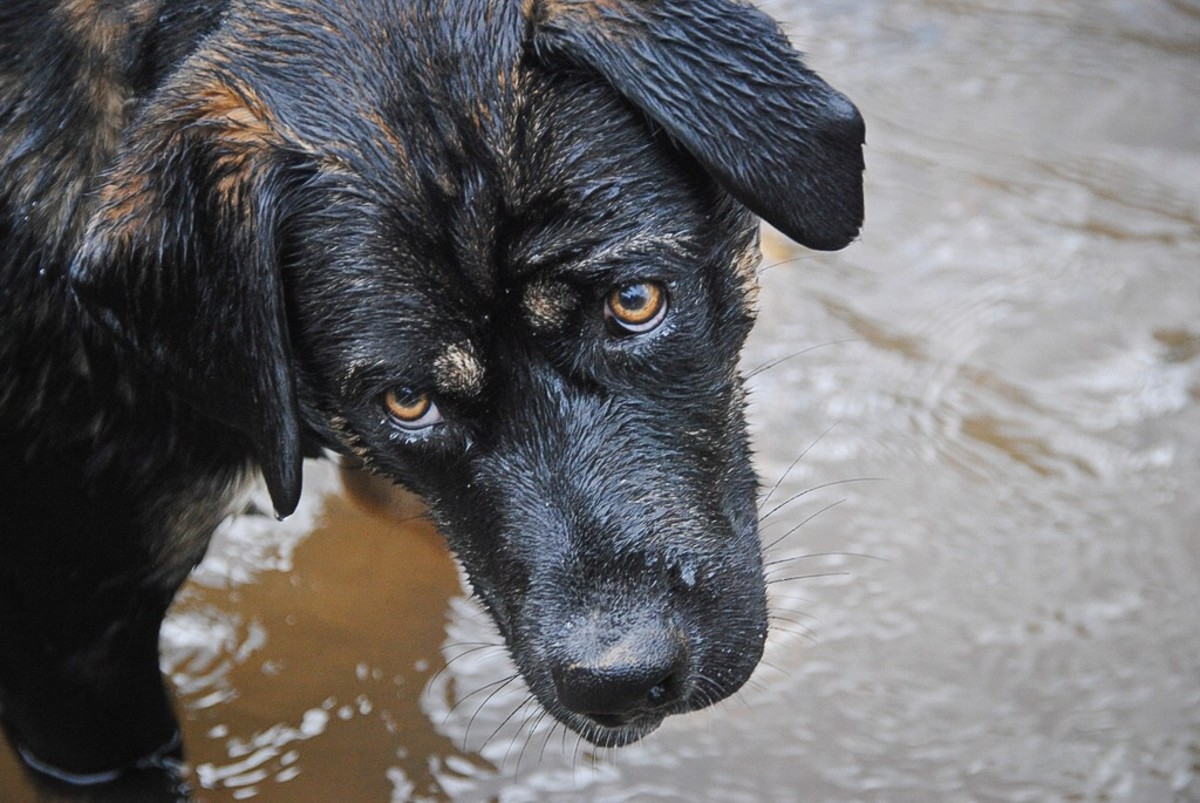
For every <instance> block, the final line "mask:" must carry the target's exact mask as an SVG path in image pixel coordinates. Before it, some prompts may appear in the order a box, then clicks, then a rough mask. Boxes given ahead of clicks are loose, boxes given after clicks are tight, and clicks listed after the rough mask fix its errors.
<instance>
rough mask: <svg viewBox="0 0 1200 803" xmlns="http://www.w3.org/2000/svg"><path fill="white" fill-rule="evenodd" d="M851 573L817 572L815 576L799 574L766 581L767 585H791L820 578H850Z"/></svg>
mask: <svg viewBox="0 0 1200 803" xmlns="http://www.w3.org/2000/svg"><path fill="white" fill-rule="evenodd" d="M849 576H850V572H816V573H814V574H797V575H794V576H792V577H772V578H770V579H768V580H767V581H766V584H767V585H774V584H776V583H790V582H792V581H793V580H815V579H817V578H819V577H849Z"/></svg>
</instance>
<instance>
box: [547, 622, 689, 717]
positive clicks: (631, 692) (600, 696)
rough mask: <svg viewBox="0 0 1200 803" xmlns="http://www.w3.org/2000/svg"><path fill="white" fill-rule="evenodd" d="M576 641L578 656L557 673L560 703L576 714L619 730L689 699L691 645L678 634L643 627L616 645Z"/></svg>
mask: <svg viewBox="0 0 1200 803" xmlns="http://www.w3.org/2000/svg"><path fill="white" fill-rule="evenodd" d="M572 641H573V642H574V643H573V644H572V646H573V647H574V649H573V650H571V652H573V653H574V654H573V655H570V656H567V657H565V659H564V660H562V661H560V662H558V663H557V664H556V665H555V666H554V667H552V668H551V675H552V676H553V678H554V687H555V690H556V691H557V692H558V700H559V702H560V703H562V705H563V706H565V707H566V708H568V709H570V710H571V711H574V712H575V713H577V714H583V715H584V716H587V717H589V718H591V719H592V720H593V721H595V722H598V723H599V724H601V725H605V726H608V727H618V726H620V725H623V724H625V723H627V722H629V721H631V720H633V719H635V718H636V717H637V715H639V714H642V713H646V712H650V711H653V710H655V709H660V708H667V707H668V706H670V705H671V704H673V703H676V702H678V701H679V700H680V699H681V698H682V697H683V693H684V686H685V681H686V673H687V658H688V656H687V645H686V643H685V642H684V640H683V638H682V637H681V636H680V635H679V634H677V633H676V632H674V631H673V630H670V629H664V628H661V627H642V628H638V629H635V630H631V631H626V632H625V633H624V634H622V635H621V636H620V637H618V638H617V639H616V640H607V639H606V640H605V641H603V642H598V641H596V640H594V639H573V640H572ZM581 642H582V643H581Z"/></svg>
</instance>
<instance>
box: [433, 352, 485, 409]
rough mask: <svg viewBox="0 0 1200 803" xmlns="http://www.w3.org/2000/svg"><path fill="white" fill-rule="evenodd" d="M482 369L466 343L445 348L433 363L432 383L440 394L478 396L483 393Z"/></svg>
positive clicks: (481, 365)
mask: <svg viewBox="0 0 1200 803" xmlns="http://www.w3.org/2000/svg"><path fill="white" fill-rule="evenodd" d="M483 377H484V368H483V364H482V363H481V362H480V361H479V358H478V357H476V356H475V349H474V348H472V347H471V344H470V343H468V342H463V343H456V344H452V345H450V346H447V347H446V349H445V351H443V352H442V353H441V354H439V355H438V357H437V359H435V360H434V361H433V381H434V384H436V385H437V389H438V390H439V391H441V392H442V393H447V394H451V395H457V396H478V395H479V394H480V393H481V392H482V391H483Z"/></svg>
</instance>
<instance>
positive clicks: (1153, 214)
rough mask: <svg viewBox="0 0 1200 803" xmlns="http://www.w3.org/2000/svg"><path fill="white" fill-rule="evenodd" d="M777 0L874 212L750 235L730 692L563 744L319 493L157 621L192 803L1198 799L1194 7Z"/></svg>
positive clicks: (6, 762) (454, 584)
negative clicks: (844, 103) (742, 629)
mask: <svg viewBox="0 0 1200 803" xmlns="http://www.w3.org/2000/svg"><path fill="white" fill-rule="evenodd" d="M769 8H770V10H771V11H772V13H774V14H776V15H777V16H779V17H780V18H782V19H784V20H787V27H788V30H789V32H790V33H791V34H792V36H793V38H794V39H795V41H796V42H797V44H798V45H799V46H800V47H801V48H802V49H804V50H805V51H806V52H807V53H808V54H809V59H810V63H811V64H812V65H813V66H815V67H816V68H817V69H819V70H820V71H821V72H822V73H823V74H824V75H826V76H827V77H828V78H829V80H830V81H831V82H832V83H833V84H834V85H835V86H837V87H839V88H840V89H842V90H844V91H845V92H846V93H847V94H849V95H850V96H851V97H852V98H854V99H855V101H856V102H857V103H858V104H859V106H860V107H861V109H862V110H863V112H864V115H865V117H866V119H867V126H868V149H867V163H868V172H867V192H868V221H867V226H866V228H865V230H864V232H863V235H862V237H861V239H860V241H859V242H857V243H856V244H854V245H853V246H851V247H850V248H849V249H847V250H846V251H844V252H842V253H839V254H833V255H816V254H812V253H806V252H803V251H802V250H800V249H798V248H794V247H792V246H790V245H788V244H787V243H786V242H784V241H783V240H781V239H780V238H778V237H777V236H774V235H772V234H771V233H770V232H768V233H767V235H766V243H765V245H766V251H767V258H766V265H765V270H764V271H763V274H762V284H763V288H764V293H763V296H762V299H763V303H762V313H761V322H760V325H759V327H758V329H757V331H756V333H755V335H754V336H753V338H752V342H751V344H750V347H749V349H748V351H747V354H746V360H745V362H746V366H747V370H754V369H755V368H756V367H758V366H762V365H769V366H770V367H767V368H765V369H764V370H761V371H757V372H756V373H754V376H753V379H752V381H751V384H752V386H753V389H754V393H753V399H752V405H753V406H752V410H751V419H752V426H753V430H754V434H755V439H756V443H757V448H758V464H759V468H760V471H761V473H762V475H763V477H764V481H765V483H766V486H767V488H771V487H772V486H774V485H775V483H776V482H778V487H777V488H775V489H774V490H773V491H771V498H770V501H769V502H768V503H767V504H765V505H764V512H765V511H767V510H771V509H773V508H775V507H776V505H777V504H778V503H781V502H784V501H785V500H789V499H790V500H792V501H789V502H787V504H785V505H784V506H783V507H781V508H779V509H778V510H776V511H775V512H773V513H771V514H770V515H769V516H768V517H767V518H766V519H765V521H764V540H765V541H766V542H768V543H770V542H776V543H775V544H774V546H772V548H771V551H770V558H771V559H772V560H777V561H780V562H779V563H777V564H775V566H774V567H773V570H774V572H775V574H774V575H773V577H774V578H775V579H776V580H778V581H779V582H776V583H774V584H773V585H772V590H773V597H774V603H773V607H774V611H775V618H774V624H775V629H774V632H773V634H772V637H771V640H770V643H769V646H768V651H767V656H766V662H765V664H764V666H762V667H761V668H760V670H759V671H758V672H757V673H756V675H755V677H754V679H753V680H752V681H751V684H750V686H749V687H748V688H747V689H746V690H745V691H743V692H742V693H741V694H739V695H738V696H737V697H735V698H734V699H731V700H729V701H726V702H724V703H723V704H721V705H719V706H717V707H716V708H714V709H712V710H709V711H706V712H702V713H699V714H695V715H690V716H688V717H684V718H676V719H675V720H672V721H670V722H668V723H667V724H665V725H664V726H663V728H661V729H660V731H659V732H658V733H656V734H655V735H653V736H652V737H650V738H649V739H647V740H646V741H645V742H643V743H641V744H638V745H635V746H632V747H629V748H625V749H623V750H620V751H615V752H614V751H600V752H596V751H595V750H594V749H593V748H590V747H588V746H586V745H581V744H579V742H578V740H577V739H576V738H575V737H574V736H573V735H567V734H564V733H563V731H562V729H561V728H558V729H555V730H553V731H552V730H551V729H550V728H549V725H548V723H546V722H544V721H539V720H538V719H537V712H536V711H534V710H533V709H532V707H530V706H526V705H525V703H526V701H527V693H526V691H525V690H524V688H523V687H521V686H520V684H519V683H515V682H514V683H509V684H507V685H505V684H504V683H503V681H504V680H505V679H507V678H508V677H510V675H511V673H512V668H511V666H510V665H509V664H508V662H507V659H506V658H505V657H504V655H503V651H502V650H500V649H497V648H494V647H488V646H486V645H489V644H495V643H496V637H495V635H494V631H493V630H492V629H491V627H490V626H489V625H488V624H487V622H486V621H485V619H484V617H483V616H482V615H481V614H480V613H479V612H478V611H477V610H476V609H474V608H473V607H472V605H470V604H469V603H467V602H466V601H465V600H464V599H463V597H462V592H461V590H460V587H459V581H458V578H457V575H456V573H455V570H454V567H453V565H452V563H451V562H450V561H449V559H448V558H447V556H446V555H445V554H444V552H442V551H441V549H440V548H439V546H438V543H437V540H436V536H434V535H433V534H432V533H431V532H429V531H428V529H427V528H425V526H424V525H423V524H419V523H417V524H414V523H412V522H409V523H407V524H396V523H395V522H396V521H398V520H400V519H403V518H405V517H406V516H408V515H410V513H405V512H403V511H401V512H394V513H393V515H392V516H391V519H390V520H389V519H385V518H380V517H379V516H378V515H375V514H372V513H368V512H366V511H365V510H364V509H363V507H362V506H361V505H359V504H358V503H356V502H352V501H348V499H347V498H346V497H345V496H344V495H342V494H340V493H338V492H336V490H335V492H334V493H333V495H331V496H329V497H328V498H324V499H322V498H319V495H313V496H312V497H310V499H309V500H308V501H307V502H306V505H307V506H306V507H305V508H304V509H303V510H302V513H301V514H300V515H298V516H297V517H296V518H295V519H294V520H291V521H289V522H288V523H287V524H286V525H284V526H282V527H279V526H276V525H274V524H273V523H272V522H270V521H268V520H267V519H265V518H263V517H247V518H245V519H242V520H240V521H239V522H237V523H235V524H234V525H233V526H232V527H230V528H228V530H227V531H226V532H224V533H223V536H222V541H221V543H220V544H218V545H217V546H216V547H215V548H214V553H213V555H212V556H211V558H210V560H209V561H208V562H207V563H206V564H205V566H204V567H203V568H202V569H201V571H200V572H199V573H198V574H197V576H196V577H195V579H194V581H193V582H192V583H191V584H190V585H189V586H188V587H187V589H186V591H185V593H184V594H183V595H182V596H181V598H180V600H179V604H178V605H177V606H176V608H175V610H174V612H173V615H172V617H171V619H170V620H169V621H168V624H167V626H166V628H165V630H164V636H163V642H164V643H163V650H164V666H165V668H166V670H167V672H168V674H169V676H170V677H171V678H172V680H173V682H174V683H175V685H176V688H177V689H178V694H179V701H180V711H181V715H182V717H183V718H184V720H185V723H184V724H185V729H186V739H187V748H188V777H189V780H190V782H191V783H192V784H193V786H194V787H195V789H196V794H195V797H196V799H199V800H210V801H228V800H238V799H247V798H253V799H257V800H287V801H296V800H312V801H317V800H320V801H328V800H339V799H341V800H354V801H360V800H361V801H367V800H388V799H394V800H404V799H419V798H428V799H457V800H477V799H481V798H487V797H493V798H496V799H500V800H504V801H525V800H563V801H567V800H577V799H591V800H632V799H638V800H643V799H657V800H680V801H694V800H698V799H701V800H714V801H715V800H720V801H738V800H746V801H756V800H801V801H850V800H888V801H913V802H914V803H917V802H918V801H930V800H938V801H942V800H945V801H973V800H983V801H1023V800H1031V801H1041V800H1051V799H1057V800H1064V799H1069V800H1113V801H1170V800H1180V801H1184V800H1200V493H1198V489H1200V3H1197V2H1196V1H1195V0H1058V1H1057V2H1053V3H1048V2H1045V1H1044V0H1037V1H1036V2H1035V0H887V1H886V2H884V0H855V1H854V2H847V1H846V0H840V2H833V0H819V1H818V2H808V3H804V4H798V3H787V2H775V3H771V4H770V6H769ZM801 455H803V457H802V459H801V460H800V461H799V462H798V463H796V464H795V465H794V467H792V468H791V469H790V470H789V466H791V465H792V464H793V461H795V460H796V458H797V457H800V456H801ZM846 481H850V482H846ZM309 485H310V486H312V487H321V486H323V487H327V488H333V489H336V488H337V485H338V479H337V477H336V475H335V473H334V472H332V471H331V470H330V469H329V468H316V469H314V471H313V472H311V476H310V482H309ZM806 491H807V493H803V492H806ZM765 494H766V492H765V491H764V495H765ZM831 553H832V554H831ZM860 555H865V556H868V557H859V556H860ZM476 647H479V649H476ZM459 655H462V656H463V657H461V658H457V657H456V656H459ZM451 659H453V660H452V661H451V663H450V664H449V667H448V668H447V667H446V663H447V661H448V660H451ZM489 684H494V685H489ZM30 795H31V792H30V788H29V787H28V786H27V785H25V783H24V781H22V780H21V777H20V774H19V772H18V771H17V769H16V765H15V764H14V763H13V759H12V757H11V755H9V754H3V755H0V799H3V800H24V799H27V798H28V797H29V796H30Z"/></svg>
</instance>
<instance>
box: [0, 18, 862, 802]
mask: <svg viewBox="0 0 1200 803" xmlns="http://www.w3.org/2000/svg"><path fill="white" fill-rule="evenodd" d="M861 142H862V123H861V119H860V118H859V117H858V114H857V112H856V111H855V109H854V107H853V106H852V105H851V104H850V103H849V102H848V101H847V100H846V99H845V98H844V97H842V96H841V95H839V94H838V93H836V92H834V91H833V90H832V89H830V88H829V87H828V86H827V85H825V84H824V83H823V82H822V81H821V80H820V79H819V78H817V77H816V76H815V75H814V74H813V73H811V72H809V71H808V70H807V69H805V68H804V66H803V65H802V64H801V62H800V60H799V58H798V56H797V55H796V54H795V53H794V52H793V51H792V50H791V49H790V47H789V46H788V44H787V41H786V39H785V38H784V37H783V36H782V35H781V34H780V33H779V32H778V30H777V28H776V27H775V25H774V23H772V22H771V21H770V20H769V18H767V17H765V16H763V15H762V14H760V13H759V12H757V11H755V10H753V9H751V8H750V7H748V6H743V5H740V4H738V3H735V2H730V1H729V0H529V1H528V2H513V1H506V0H455V1H454V2H450V3H441V2H433V1H432V0H338V2H332V1H331V0H264V2H248V1H247V2H237V1H236V0H235V1H233V2H223V1H221V0H213V1H212V2H205V1H204V0H178V1H176V0H129V1H128V2H117V0H8V2H7V3H6V4H5V5H4V6H3V7H0V243H3V245H4V250H3V252H2V253H0V321H2V322H3V327H4V328H3V331H2V334H0V633H3V634H4V636H3V642H2V643H0V707H2V716H3V718H4V720H5V722H6V723H7V725H8V728H9V730H10V733H11V734H12V735H13V737H14V739H15V740H16V741H17V743H18V744H19V745H20V746H21V747H22V749H23V751H24V752H25V754H26V756H27V758H29V759H30V760H31V762H32V763H34V764H35V766H39V767H41V768H43V769H46V770H47V771H52V772H57V773H59V774H63V775H66V776H68V777H72V778H74V779H76V780H80V779H84V778H85V777H87V778H93V779H96V778H103V777H107V776H108V773H109V771H110V770H114V769H115V768H119V767H121V766H125V765H128V764H130V763H132V762H133V761H134V760H136V759H138V758H139V757H142V756H145V755H147V754H148V753H151V752H153V751H154V750H155V749H156V748H158V746H160V745H162V744H164V743H168V742H169V741H170V740H171V736H172V733H173V732H174V727H175V726H174V719H173V716H172V714H171V711H170V704H169V701H168V697H167V695H166V694H165V693H164V692H163V688H162V683H161V679H160V678H159V677H158V672H157V661H156V646H155V645H156V643H157V633H158V626H159V623H160V622H161V619H162V616H163V614H164V612H165V610H166V607H167V605H168V604H169V602H170V600H171V597H172V596H173V594H174V592H175V590H176V589H177V588H178V586H179V584H180V583H181V582H182V581H183V579H184V578H185V576H186V574H187V572H188V571H189V570H190V569H191V568H192V567H193V566H194V565H195V563H196V562H197V561H199V559H200V558H201V557H202V556H203V554H204V550H205V548H206V545H207V542H208V538H209V536H210V534H211V532H212V529H213V528H214V527H215V526H216V524H217V523H218V522H219V521H220V520H221V519H222V518H223V517H224V516H226V515H227V514H229V513H230V512H231V511H232V509H233V508H232V505H233V504H234V501H235V499H236V493H237V490H238V488H239V487H241V485H242V483H243V480H244V479H245V478H246V477H249V476H252V475H253V473H254V472H255V470H261V472H262V475H263V477H264V478H265V480H266V483H267V486H268V488H269V490H270V492H271V495H272V499H273V500H274V503H275V507H276V510H277V512H278V513H279V514H280V515H287V514H288V513H290V512H291V511H292V510H293V509H294V508H295V505H296V503H297V500H298V498H299V494H300V491H301V488H300V466H301V461H302V459H303V458H304V457H306V456H309V457H312V456H318V455H319V454H321V453H322V452H323V451H324V450H332V451H335V452H339V453H342V454H345V455H350V456H353V457H354V458H355V459H356V460H358V461H360V462H362V463H364V464H365V465H366V466H368V467H369V468H370V469H371V470H373V471H376V472H378V473H381V474H384V475H386V476H387V477H390V478H391V479H393V480H394V481H396V482H399V483H401V484H403V485H405V486H407V487H408V488H410V489H412V490H414V491H416V492H417V493H418V494H420V495H421V496H422V497H423V498H424V499H425V501H426V503H427V504H428V505H429V507H430V510H431V512H432V514H433V516H434V518H435V520H436V521H437V522H438V524H439V526H440V528H441V530H442V531H443V533H444V534H445V536H446V538H447V540H448V542H449V544H450V546H451V547H452V548H453V549H454V550H455V551H456V553H457V554H458V555H459V556H460V558H461V559H462V561H463V564H464V566H465V567H466V569H467V570H468V572H469V574H470V576H471V581H472V584H473V586H474V588H475V590H476V592H477V593H478V594H479V596H480V598H481V599H482V600H483V602H484V604H485V605H486V606H487V607H488V609H489V611H490V612H491V613H492V615H493V617H494V618H495V620H496V623H497V625H498V627H499V629H500V631H501V632H502V633H503V635H504V637H505V639H506V641H507V642H508V644H509V646H510V649H511V650H512V653H513V656H514V659H515V660H516V662H517V665H518V666H519V668H520V670H521V673H522V675H523V676H524V677H525V679H526V680H527V681H528V683H529V684H530V687H531V689H532V690H533V692H534V693H535V694H536V696H537V697H538V699H539V700H540V701H541V702H542V703H543V705H545V706H546V707H547V708H548V709H549V710H550V712H551V713H552V714H553V715H554V716H556V717H557V718H559V719H560V720H562V721H563V722H565V723H566V724H568V725H569V726H570V727H572V728H574V729H576V730H578V731H580V732H581V733H582V734H584V735H585V736H586V737H588V738H589V739H591V740H593V741H595V742H597V743H600V744H622V743H625V742H628V741H631V740H633V739H636V738H639V737H640V736H642V735H643V734H645V733H647V732H648V731H650V730H652V729H653V728H654V727H656V726H657V724H658V723H659V722H660V721H661V720H662V718H663V717H664V716H666V715H668V714H671V713H677V712H683V711H687V710H692V709H695V708H699V707H702V706H704V705H708V704H711V703H712V702H714V701H716V700H719V699H721V698H723V697H725V696H727V695H729V694H731V693H732V692H733V691H734V690H736V689H737V688H738V687H739V686H740V685H741V684H742V682H743V681H744V680H745V679H746V677H748V676H749V673H750V672H751V671H752V669H753V668H754V666H755V665H756V663H757V661H758V657H759V655H760V654H761V649H762V643H763V639H764V638H765V635H766V615H765V602H764V594H763V584H762V576H761V575H762V567H761V558H760V555H759V547H758V540H757V533H756V526H755V520H756V516H755V507H754V502H755V489H756V481H755V477H754V474H753V471H752V469H751V466H750V459H749V449H748V445H747V441H746V434H745V425H744V422H743V417H742V402H743V398H742V396H743V391H742V383H741V379H740V377H739V376H738V374H737V358H738V353H739V350H740V348H741V345H742V342H743V341H744V339H745V336H746V334H747V333H748V331H749V327H750V324H751V320H752V312H753V307H754V300H753V293H754V268H755V265H756V261H757V230H756V222H755V219H754V217H753V215H752V213H757V214H759V215H762V216H763V217H765V218H767V219H768V220H769V221H770V222H772V223H774V224H775V225H776V226H778V227H779V228H781V229H782V230H783V231H785V232H786V233H787V234H789V235H791V236H793V237H795V238H796V239H798V240H799V241H801V242H803V243H805V244H807V245H809V246H811V247H814V248H822V249H828V248H838V247H841V246H843V245H845V244H846V243H847V242H849V241H850V240H851V239H852V238H853V237H854V236H855V234H856V232H857V230H858V227H859V225H860V223H861V218H862V198H861V176H860V174H861V170H862V158H861V153H860V145H861ZM621 293H625V294H626V295H625V296H621V295H620V294H621ZM646 293H650V294H653V297H654V298H655V299H657V300H658V301H657V303H660V304H661V307H658V308H657V309H658V314H657V316H656V317H655V318H654V320H652V321H650V322H648V323H646V324H644V325H643V324H642V323H640V322H639V323H638V324H637V325H627V324H624V323H622V321H621V320H619V316H617V315H616V314H615V313H614V312H613V305H614V304H619V303H620V300H621V299H622V298H626V297H628V298H630V299H634V300H635V301H636V300H637V298H639V294H643V295H644V294H646ZM614 299H616V300H615V301H614ZM406 404H407V405H409V406H411V407H413V408H414V409H416V410H417V412H421V411H424V414H423V415H422V416H421V417H420V418H419V420H418V419H417V418H416V416H415V414H414V417H413V418H412V419H409V418H406V417H403V416H402V417H400V418H397V415H401V414H404V413H405V411H406V410H407V409H409V408H408V407H406V406H405V405H406ZM389 405H390V406H389ZM421 405H425V406H423V407H422V406H421ZM398 409H399V410H400V413H397V412H396V411H397V410H398Z"/></svg>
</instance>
